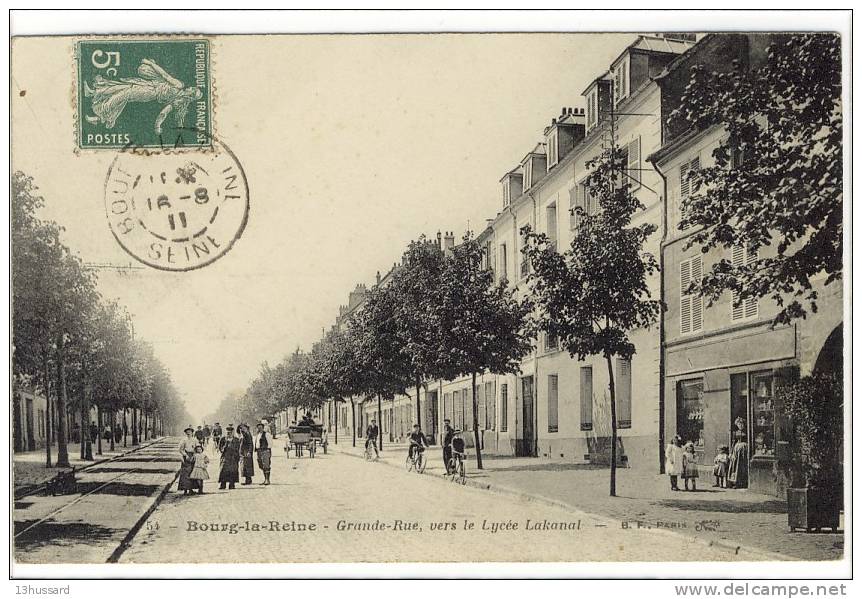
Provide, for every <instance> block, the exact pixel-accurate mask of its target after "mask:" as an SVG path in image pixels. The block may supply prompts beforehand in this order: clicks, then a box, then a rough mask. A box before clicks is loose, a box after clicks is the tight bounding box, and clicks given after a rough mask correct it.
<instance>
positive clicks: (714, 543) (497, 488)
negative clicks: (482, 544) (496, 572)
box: [336, 448, 793, 561]
mask: <svg viewBox="0 0 862 599" xmlns="http://www.w3.org/2000/svg"><path fill="white" fill-rule="evenodd" d="M336 449H338V448H336ZM340 453H342V454H344V455H348V456H351V457H354V458H359V459H363V460H364V459H365V458H364V456H362V455H358V454H354V453H351V452H350V451H340ZM377 463H380V464H384V465H386V466H389V467H390V468H398V469H399V470H400V469H401V468H400V467H399V466H397V465H396V464H393V463H391V462H388V461H386V460H382V459H381V460H377ZM431 478H432V479H433V480H437V479H438V477H437V476H431ZM464 486H467V487H472V488H474V489H479V490H482V491H489V492H491V493H496V494H498V495H507V496H510V497H516V498H518V499H521V500H523V501H527V502H532V503H541V504H543V505H548V506H550V507H556V508H561V509H564V510H567V511H573V512H578V513H580V514H584V515H586V516H589V517H590V518H593V519H595V520H596V521H598V522H602V523H605V524H607V525H616V526H619V527H621V525H622V524H621V521H620V520H616V519H614V518H608V517H606V516H601V515H598V514H594V513H590V512H585V511H584V510H582V509H580V508H578V507H576V506H574V505H571V504H569V503H566V502H564V501H559V500H557V499H551V498H549V497H543V496H541V495H533V494H529V493H524V492H523V491H519V490H517V489H512V488H509V487H506V486H503V485H496V484H491V483H479V482H475V481H471V480H470V479H469V478H468V479H467V482H466V484H465V485H464ZM641 530H644V529H641ZM647 531H648V532H652V533H655V534H660V535H665V536H669V537H671V538H674V539H678V538H684V539H686V540H691V541H694V542H696V543H698V544H700V545H704V546H706V547H712V548H714V549H720V550H722V551H726V552H728V553H731V554H733V555H736V556H743V557H749V558H750V559H752V560H765V561H792V560H793V558H792V557H790V556H787V555H784V554H781V553H775V552H772V551H766V550H764V549H758V548H756V547H751V546H748V545H740V544H737V543H733V542H731V541H724V540H722V539H714V540H709V539H703V538H700V537H696V536H693V535H687V534H684V533H681V532H677V531H673V530H662V529H648V530H647Z"/></svg>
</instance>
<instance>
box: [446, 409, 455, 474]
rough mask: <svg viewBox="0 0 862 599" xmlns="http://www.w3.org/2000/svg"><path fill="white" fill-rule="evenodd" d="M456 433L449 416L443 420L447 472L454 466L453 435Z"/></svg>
mask: <svg viewBox="0 0 862 599" xmlns="http://www.w3.org/2000/svg"><path fill="white" fill-rule="evenodd" d="M454 435H455V429H453V428H452V423H451V421H450V420H449V419H448V418H447V419H445V420H444V421H443V465H444V466H445V467H446V473H447V474H448V473H449V469H450V468H451V467H452V464H451V462H452V437H453V436H454Z"/></svg>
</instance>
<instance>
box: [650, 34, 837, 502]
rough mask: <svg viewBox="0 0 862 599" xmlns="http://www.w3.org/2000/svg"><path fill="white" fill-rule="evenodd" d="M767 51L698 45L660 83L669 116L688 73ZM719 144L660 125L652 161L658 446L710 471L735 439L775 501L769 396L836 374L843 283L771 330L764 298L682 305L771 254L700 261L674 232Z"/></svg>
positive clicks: (730, 253)
mask: <svg viewBox="0 0 862 599" xmlns="http://www.w3.org/2000/svg"><path fill="white" fill-rule="evenodd" d="M770 41H771V36H767V35H756V34H755V35H713V36H708V37H707V38H705V39H704V40H702V41H701V42H700V43H699V44H698V46H697V47H696V48H694V49H693V50H692V51H690V52H689V53H687V54H686V55H684V56H682V57H680V58H679V59H678V60H677V61H675V62H674V63H673V64H672V65H670V68H669V69H668V70H667V71H666V73H664V74H663V75H662V76H661V77H660V78H659V84H660V86H661V88H662V94H663V96H664V105H665V107H666V109H668V112H669V111H672V110H673V109H674V108H675V107H676V106H677V105H678V102H679V98H680V95H681V90H682V89H684V87H685V85H686V84H687V83H688V78H689V73H690V69H691V67H692V66H694V65H696V64H698V65H707V66H708V67H709V68H710V69H712V70H721V69H722V68H729V67H730V65H731V64H732V63H733V62H737V63H739V64H743V65H748V66H749V67H751V66H757V65H758V63H759V62H760V61H762V60H763V59H764V57H765V48H766V46H767V45H768V44H769V43H770ZM724 138H725V132H724V131H723V129H722V128H721V127H711V128H708V129H706V130H702V131H691V130H684V129H683V128H682V127H680V126H679V125H678V124H677V123H674V122H672V121H671V122H666V124H665V132H664V145H663V147H662V148H661V150H659V151H658V152H656V153H655V154H654V155H653V156H652V157H651V160H652V161H653V162H654V164H655V166H656V168H657V170H658V171H660V172H661V173H662V174H663V176H664V194H665V196H666V198H667V201H666V202H665V203H664V205H665V210H666V221H667V231H666V236H665V240H664V242H663V244H662V272H663V277H664V280H663V288H664V294H663V295H664V299H665V303H666V305H667V311H666V312H665V314H664V322H663V330H664V348H665V351H664V364H663V387H664V407H665V418H664V427H663V431H662V432H663V436H664V438H666V439H669V438H670V437H672V436H673V435H675V434H678V435H680V436H681V437H682V439H683V441H684V442H688V441H691V442H693V443H694V445H695V449H696V452H697V455H698V456H699V463H700V464H703V465H707V466H709V467H711V464H712V460H713V457H714V456H715V454H716V452H717V450H718V448H719V447H720V446H722V445H726V446H728V447H733V444H734V442H735V439H737V438H738V437H741V438H742V439H743V440H745V441H746V442H747V444H748V448H749V452H748V457H749V480H748V487H749V488H751V489H752V490H754V491H757V492H761V493H767V494H772V495H776V496H779V497H780V496H784V494H785V490H786V488H787V485H788V481H789V466H790V458H791V455H790V443H789V440H790V435H791V426H790V422H789V420H788V418H787V417H786V415H785V413H784V410H783V406H782V405H781V402H780V400H779V398H778V397H777V396H776V390H777V388H778V387H779V386H780V385H781V384H782V383H784V382H787V381H790V380H793V379H795V378H796V377H798V376H799V375H800V374H803V375H804V374H810V373H811V372H812V371H813V370H814V369H815V367H817V368H819V369H828V368H832V369H834V368H835V367H836V366H837V367H838V368H840V367H841V366H840V362H841V359H842V358H841V355H842V353H841V344H842V341H841V339H842V314H843V294H842V288H841V282H837V283H833V284H832V285H830V286H829V287H828V288H827V287H825V286H824V282H825V281H824V279H825V275H824V276H823V277H820V278H818V279H816V280H815V287H816V288H817V291H818V294H819V296H820V297H819V301H818V305H819V310H818V312H817V313H815V314H810V315H809V317H808V318H806V319H805V320H802V321H796V322H793V323H791V324H789V325H779V326H773V319H774V317H775V315H776V314H777V312H778V310H779V308H778V307H777V306H776V304H775V302H774V301H773V300H772V299H771V298H763V299H761V300H759V301H758V300H746V301H745V302H743V303H739V305H734V304H735V303H738V302H735V301H734V297H733V294H732V293H730V292H728V293H725V294H723V295H722V296H721V297H719V298H718V300H717V301H715V302H713V303H712V304H711V305H707V302H706V300H704V298H702V297H699V296H695V295H686V293H685V292H686V290H687V288H688V286H689V285H690V283H691V282H692V281H695V280H698V279H700V277H702V276H703V273H705V272H708V271H709V270H711V269H712V267H713V265H714V264H715V263H717V262H719V261H720V260H723V259H724V260H728V261H729V262H731V263H733V264H734V265H737V264H744V263H746V262H749V261H752V260H754V259H756V258H763V257H768V256H769V254H770V252H771V253H772V254H774V253H775V250H774V248H770V247H764V248H761V249H760V250H759V253H758V254H754V253H753V252H751V251H750V250H749V249H748V248H744V247H731V248H722V249H713V250H710V251H709V252H707V253H703V252H702V251H701V248H700V246H699V245H695V244H691V243H689V242H690V238H691V236H692V234H693V233H695V231H696V229H695V228H694V227H690V228H688V229H681V228H680V220H681V213H680V206H681V204H682V203H683V201H684V200H685V198H686V197H688V196H689V195H690V194H692V193H694V191H695V190H694V189H692V184H691V181H690V180H689V175H690V173H691V171H692V170H696V169H699V168H704V167H708V166H711V165H712V164H713V162H714V159H713V150H715V148H717V147H718V145H719V144H720V143H721V142H722V140H723V139H724ZM836 356H837V358H836ZM818 360H819V365H818Z"/></svg>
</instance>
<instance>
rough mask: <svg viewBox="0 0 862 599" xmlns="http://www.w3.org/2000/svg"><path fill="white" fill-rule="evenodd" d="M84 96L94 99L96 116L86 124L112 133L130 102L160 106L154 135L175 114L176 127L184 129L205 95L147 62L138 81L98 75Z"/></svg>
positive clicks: (140, 72) (160, 130)
mask: <svg viewBox="0 0 862 599" xmlns="http://www.w3.org/2000/svg"><path fill="white" fill-rule="evenodd" d="M84 96H85V97H87V98H92V99H93V100H92V102H93V104H92V108H93V113H94V114H95V116H89V115H88V116H87V117H86V119H87V122H89V123H92V124H94V125H97V124H100V123H101V124H104V125H105V128H106V129H113V128H114V125H116V123H117V119H118V118H119V116H120V115H121V114H122V113H123V110H124V109H125V108H126V104H128V103H130V102H140V103H147V102H158V103H159V104H161V105H162V106H163V108H162V110H161V112H160V113H159V116H158V117H157V118H156V122H155V131H156V134H157V135H160V134H161V132H162V123H164V121H165V119H166V118H167V116H168V114H170V113H171V112H173V113H174V120H175V121H176V123H177V127H179V128H182V127H183V124H184V122H185V118H186V112H187V111H188V108H189V105H190V104H191V103H192V102H193V101H195V100H199V99H200V98H201V97H202V96H203V94H202V93H201V91H200V90H199V89H197V88H196V87H185V86H184V85H183V82H182V81H180V80H178V79H177V78H176V77H173V76H171V75H170V74H169V73H168V72H167V71H165V70H164V69H163V68H162V67H160V66H159V65H158V64H156V63H155V62H154V61H152V60H150V59H147V58H145V59H144V60H142V61H141V64H140V66H138V77H128V78H121V79H118V80H113V79H105V78H104V77H102V76H101V75H97V76H96V78H95V79H94V80H93V87H90V86H89V85H87V83H86V82H84Z"/></svg>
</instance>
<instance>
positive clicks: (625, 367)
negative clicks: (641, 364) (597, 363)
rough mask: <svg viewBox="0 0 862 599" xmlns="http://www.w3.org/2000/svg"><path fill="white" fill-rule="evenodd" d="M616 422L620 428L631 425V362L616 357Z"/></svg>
mask: <svg viewBox="0 0 862 599" xmlns="http://www.w3.org/2000/svg"><path fill="white" fill-rule="evenodd" d="M616 391H617V424H618V426H619V427H620V428H631V426H632V363H631V360H624V359H622V358H617V380H616Z"/></svg>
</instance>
